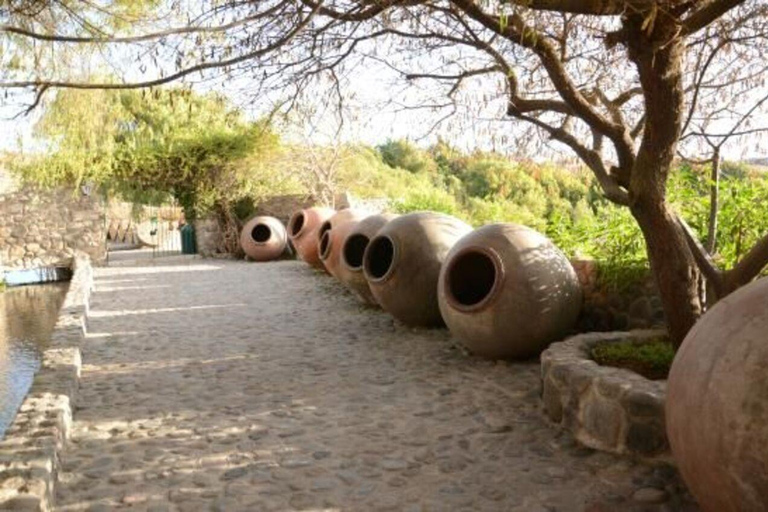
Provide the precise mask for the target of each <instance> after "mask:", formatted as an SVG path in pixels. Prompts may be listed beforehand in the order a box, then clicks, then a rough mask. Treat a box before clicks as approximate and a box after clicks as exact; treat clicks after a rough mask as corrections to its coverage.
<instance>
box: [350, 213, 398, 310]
mask: <svg viewBox="0 0 768 512" xmlns="http://www.w3.org/2000/svg"><path fill="white" fill-rule="evenodd" d="M395 217H397V215H394V214H389V213H382V214H379V215H371V216H370V217H366V218H365V219H363V220H361V221H360V222H358V223H357V224H355V225H354V226H353V227H352V229H351V230H349V232H348V233H347V236H346V238H345V239H344V242H343V244H342V248H341V264H340V265H339V270H338V275H337V276H336V277H338V279H339V281H341V282H342V283H343V284H344V285H345V286H346V287H347V288H349V289H350V290H351V291H352V293H354V294H355V295H356V296H357V297H358V298H359V299H360V300H361V301H362V302H363V303H365V304H368V305H371V306H374V305H377V304H378V303H377V302H376V299H375V298H374V297H373V293H371V288H370V287H369V286H368V281H366V280H365V275H363V254H365V248H366V247H368V242H370V241H371V238H373V237H374V236H375V235H376V233H378V232H379V230H380V229H381V228H382V227H384V225H385V224H386V223H387V222H389V221H390V220H392V219H394V218H395Z"/></svg>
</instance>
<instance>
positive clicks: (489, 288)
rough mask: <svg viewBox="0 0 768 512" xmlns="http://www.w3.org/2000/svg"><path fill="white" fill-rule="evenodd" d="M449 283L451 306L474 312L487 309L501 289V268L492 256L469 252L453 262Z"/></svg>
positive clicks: (487, 253)
mask: <svg viewBox="0 0 768 512" xmlns="http://www.w3.org/2000/svg"><path fill="white" fill-rule="evenodd" d="M445 280H446V282H445V284H446V287H445V289H446V291H447V298H448V301H449V303H450V304H451V306H453V307H454V308H456V309H459V310H462V311H474V310H477V309H480V308H482V307H483V306H485V305H486V304H487V303H488V302H489V301H490V300H491V298H492V297H493V295H494V294H495V292H496V290H497V289H498V288H499V282H500V281H501V265H500V263H499V259H498V257H497V256H496V255H495V254H493V253H492V252H490V251H487V250H485V249H480V248H468V249H465V250H463V251H461V252H459V254H457V255H456V256H455V257H454V258H453V261H452V262H451V264H450V267H449V268H448V270H447V272H446V275H445Z"/></svg>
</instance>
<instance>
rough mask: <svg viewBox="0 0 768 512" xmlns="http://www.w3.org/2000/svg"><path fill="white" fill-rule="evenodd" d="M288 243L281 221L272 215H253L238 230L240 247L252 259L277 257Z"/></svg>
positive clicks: (265, 259) (263, 259)
mask: <svg viewBox="0 0 768 512" xmlns="http://www.w3.org/2000/svg"><path fill="white" fill-rule="evenodd" d="M287 245H288V234H287V233H286V231H285V226H283V223H282V222H280V221H279V220H277V219H276V218H274V217H254V218H252V219H251V220H249V221H248V222H246V223H245V226H243V230H242V231H241V232H240V247H242V248H243V251H245V254H246V255H248V257H249V258H251V259H252V260H254V261H270V260H274V259H277V258H279V257H280V256H281V255H282V254H283V253H284V252H285V250H286V247H287Z"/></svg>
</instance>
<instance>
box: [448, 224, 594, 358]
mask: <svg viewBox="0 0 768 512" xmlns="http://www.w3.org/2000/svg"><path fill="white" fill-rule="evenodd" d="M438 300H439V303H440V312H441V313H442V315H443V318H444V319H445V323H446V324H447V325H448V328H449V329H450V330H451V332H452V333H453V334H454V335H455V336H456V337H457V338H458V339H459V340H461V341H462V342H463V343H464V345H466V347H467V348H468V349H469V350H470V351H471V352H473V353H475V354H478V355H481V356H484V357H489V358H493V359H501V358H527V357H531V356H534V355H536V354H538V353H539V352H541V351H542V350H543V349H544V348H546V347H547V345H549V344H550V343H552V342H553V341H555V340H558V339H561V338H563V336H565V335H566V334H567V333H568V331H569V330H570V329H571V328H573V326H574V324H575V323H576V319H577V318H578V316H579V312H580V310H581V303H582V295H581V285H580V284H579V279H578V277H577V275H576V271H575V270H574V269H573V267H572V266H571V263H570V262H569V261H568V258H566V257H565V255H564V254H563V253H562V252H560V250H559V249H558V248H557V247H555V245H554V244H553V243H552V242H551V241H549V239H548V238H546V237H545V236H544V235H542V234H540V233H538V232H536V231H534V230H532V229H530V228H527V227H524V226H518V225H516V224H491V225H489V226H483V227H481V228H479V229H477V230H475V231H473V232H472V233H470V234H469V235H467V236H465V237H464V238H462V239H461V240H459V241H458V242H457V243H456V245H454V246H453V248H452V249H451V252H450V253H449V254H448V256H447V258H446V261H445V263H444V264H443V268H442V271H441V272H440V281H439V286H438Z"/></svg>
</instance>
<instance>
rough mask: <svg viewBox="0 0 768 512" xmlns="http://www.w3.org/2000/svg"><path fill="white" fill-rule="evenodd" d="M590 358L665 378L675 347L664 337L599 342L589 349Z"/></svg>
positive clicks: (647, 376)
mask: <svg viewBox="0 0 768 512" xmlns="http://www.w3.org/2000/svg"><path fill="white" fill-rule="evenodd" d="M591 356H592V359H594V360H595V362H596V363H597V364H599V365H601V366H614V367H616V368H625V369H627V370H632V371H633V372H635V373H639V374H640V375H642V376H643V377H645V378H647V379H651V380H661V379H666V378H667V375H668V374H669V368H670V367H671V366H672V360H673V359H674V358H675V349H674V348H673V347H672V344H671V343H669V340H667V339H666V338H652V339H650V340H643V341H620V342H611V341H604V342H600V343H598V344H597V345H595V346H594V347H592V351H591Z"/></svg>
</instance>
